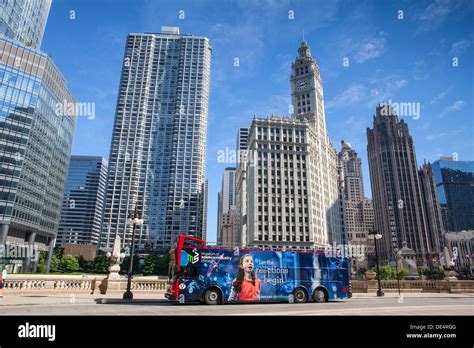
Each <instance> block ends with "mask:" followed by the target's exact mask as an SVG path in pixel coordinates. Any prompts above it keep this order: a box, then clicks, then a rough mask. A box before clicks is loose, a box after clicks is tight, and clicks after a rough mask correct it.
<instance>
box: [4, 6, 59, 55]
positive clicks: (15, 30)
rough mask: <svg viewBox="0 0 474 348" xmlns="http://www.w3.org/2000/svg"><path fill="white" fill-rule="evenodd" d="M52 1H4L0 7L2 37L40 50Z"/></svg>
mask: <svg viewBox="0 0 474 348" xmlns="http://www.w3.org/2000/svg"><path fill="white" fill-rule="evenodd" d="M51 1H52V0H15V1H8V0H5V1H2V4H1V6H0V37H1V36H3V37H5V38H8V39H12V40H14V41H16V42H18V43H20V44H22V45H24V46H26V47H31V48H33V49H40V48H41V41H42V40H43V34H44V30H45V28H46V22H47V20H48V15H49V10H50V8H51Z"/></svg>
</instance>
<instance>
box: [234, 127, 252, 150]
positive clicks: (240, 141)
mask: <svg viewBox="0 0 474 348" xmlns="http://www.w3.org/2000/svg"><path fill="white" fill-rule="evenodd" d="M248 137H249V128H246V127H241V128H239V131H238V132H237V154H240V153H241V152H242V151H245V150H247V142H248Z"/></svg>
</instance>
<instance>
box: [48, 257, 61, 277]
mask: <svg viewBox="0 0 474 348" xmlns="http://www.w3.org/2000/svg"><path fill="white" fill-rule="evenodd" d="M59 264H60V260H59V258H58V257H57V256H56V255H53V256H51V264H50V266H49V271H50V272H53V273H54V272H60V271H61V270H60V267H59Z"/></svg>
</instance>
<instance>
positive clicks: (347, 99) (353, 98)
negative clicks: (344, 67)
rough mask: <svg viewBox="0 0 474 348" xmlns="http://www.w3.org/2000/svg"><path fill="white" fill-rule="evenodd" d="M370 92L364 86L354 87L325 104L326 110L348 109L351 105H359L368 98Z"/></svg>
mask: <svg viewBox="0 0 474 348" xmlns="http://www.w3.org/2000/svg"><path fill="white" fill-rule="evenodd" d="M368 95H369V90H368V88H367V87H366V86H364V85H360V84H358V85H352V86H350V87H349V88H347V89H346V90H345V91H343V92H342V93H340V94H338V95H336V96H335V97H334V98H333V99H331V100H329V101H328V102H327V103H326V104H325V108H326V109H331V108H337V107H340V106H342V107H347V106H348V105H351V104H356V103H359V102H361V101H363V100H365V99H366V98H367V96H368Z"/></svg>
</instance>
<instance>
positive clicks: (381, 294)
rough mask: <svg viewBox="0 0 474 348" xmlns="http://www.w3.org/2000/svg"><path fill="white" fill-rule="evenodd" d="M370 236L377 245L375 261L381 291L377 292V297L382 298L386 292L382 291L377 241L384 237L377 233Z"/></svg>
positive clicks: (372, 232) (373, 232) (371, 233)
mask: <svg viewBox="0 0 474 348" xmlns="http://www.w3.org/2000/svg"><path fill="white" fill-rule="evenodd" d="M369 235H372V236H373V238H374V244H375V261H376V262H377V282H378V286H379V289H378V290H377V296H379V297H382V296H384V292H383V290H382V285H381V284H380V269H379V252H378V249H377V239H381V238H382V235H381V234H379V233H376V232H375V231H371V232H370V233H369Z"/></svg>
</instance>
